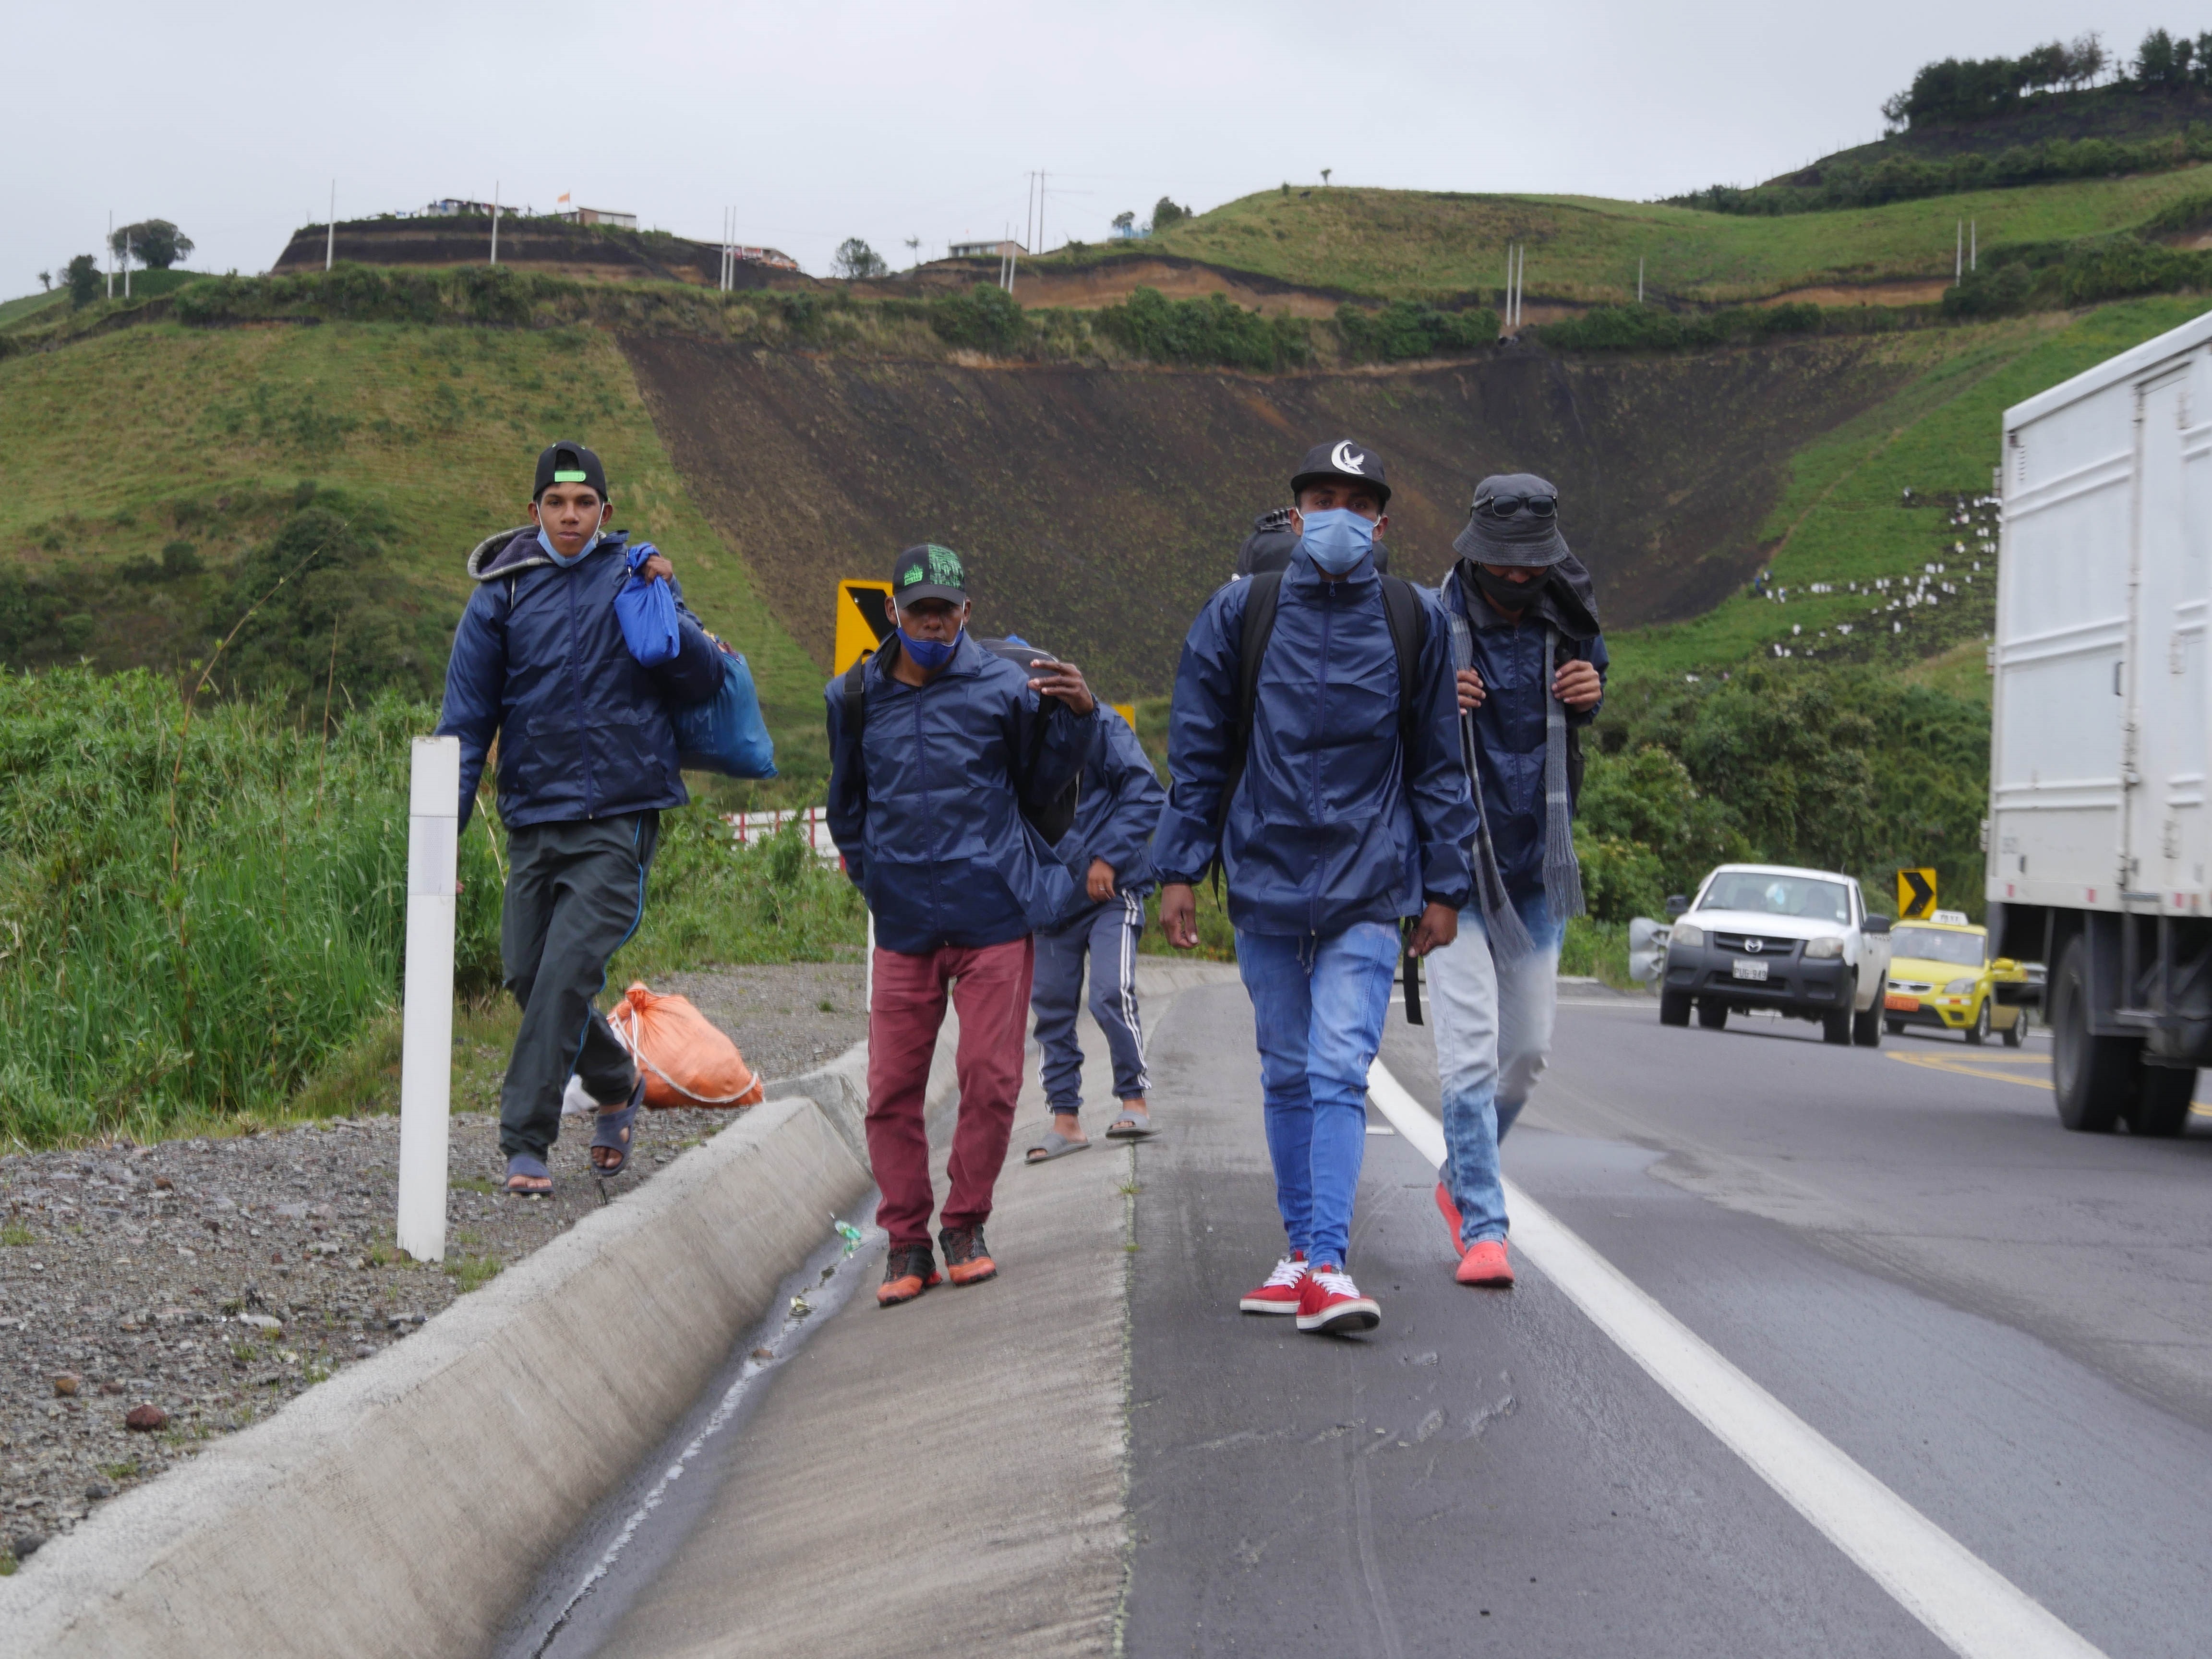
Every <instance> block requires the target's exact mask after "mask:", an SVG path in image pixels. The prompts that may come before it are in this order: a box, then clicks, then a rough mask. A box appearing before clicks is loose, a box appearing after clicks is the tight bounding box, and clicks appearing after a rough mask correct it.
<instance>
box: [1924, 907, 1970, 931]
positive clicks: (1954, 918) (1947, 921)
mask: <svg viewBox="0 0 2212 1659" xmlns="http://www.w3.org/2000/svg"><path fill="white" fill-rule="evenodd" d="M1928 920H1929V921H1933V922H1940V923H1941V924H1942V926H1944V927H1972V926H1973V925H1974V924H1973V923H1972V922H1971V921H1967V920H1966V912H1965V911H1964V910H1938V911H1936V914H1935V915H1931V916H1929V918H1928Z"/></svg>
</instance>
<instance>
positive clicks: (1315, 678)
mask: <svg viewBox="0 0 2212 1659" xmlns="http://www.w3.org/2000/svg"><path fill="white" fill-rule="evenodd" d="M1251 591H1252V584H1251V583H1250V582H1249V581H1243V582H1232V583H1231V584H1230V585H1229V586H1226V587H1224V588H1223V589H1221V591H1220V592H1218V593H1216V594H1215V595H1214V596H1213V597H1212V599H1209V600H1208V601H1206V608H1205V609H1204V610H1202V611H1200V612H1199V614H1198V620H1197V621H1196V622H1194V623H1192V624H1191V629H1190V636H1189V638H1188V640H1186V641H1184V644H1183V648H1182V662H1181V664H1180V665H1178V666H1177V668H1176V688H1175V711H1174V714H1173V716H1172V723H1171V726H1170V731H1169V738H1168V771H1169V774H1170V776H1171V777H1172V778H1173V780H1174V783H1173V787H1172V788H1171V790H1170V793H1169V797H1168V805H1167V807H1166V810H1165V811H1163V812H1162V813H1161V815H1160V828H1159V833H1158V836H1155V837H1154V838H1153V842H1152V861H1153V863H1154V865H1155V866H1158V871H1159V878H1160V879H1161V880H1162V881H1166V882H1195V881H1197V880H1198V879H1199V878H1200V876H1202V875H1203V874H1204V873H1205V872H1206V866H1207V864H1208V863H1209V862H1210V861H1211V860H1212V856H1213V852H1214V845H1215V832H1214V815H1215V809H1216V807H1217V805H1218V802H1219V801H1220V799H1221V791H1222V788H1223V787H1224V786H1225V783H1226V781H1227V779H1228V775H1229V768H1230V760H1231V755H1230V750H1231V745H1232V744H1234V742H1235V740H1236V726H1237V684H1238V668H1239V665H1238V660H1237V659H1238V656H1239V653H1240V652H1241V651H1242V648H1243V628H1244V606H1245V604H1246V602H1247V600H1248V599H1249V596H1250V593H1251ZM1424 604H1425V605H1427V604H1428V601H1427V600H1426V599H1424ZM1424 621H1425V623H1426V627H1425V635H1426V637H1425V641H1424V642H1423V644H1422V647H1421V653H1420V684H1418V685H1415V686H1412V687H1409V688H1407V689H1406V693H1407V695H1408V696H1413V697H1414V698H1417V699H1418V700H1419V710H1420V714H1419V720H1417V722H1416V723H1415V726H1414V738H1413V745H1412V749H1413V752H1412V753H1411V754H1407V755H1401V753H1400V752H1399V748H1400V746H1399V741H1398V731H1399V727H1398V702H1399V696H1400V687H1399V684H1398V654H1397V649H1396V647H1395V646H1394V645H1393V644H1392V643H1391V639H1390V624H1389V619H1388V618H1387V617H1386V616H1385V615H1384V613H1383V584H1382V579H1381V578H1380V577H1378V576H1377V575H1376V574H1375V567H1374V564H1373V562H1372V560H1371V559H1370V558H1365V557H1363V558H1362V559H1361V560H1360V562H1358V564H1357V565H1356V566H1354V567H1353V568H1352V574H1350V575H1348V576H1346V578H1345V579H1344V580H1341V581H1334V582H1331V581H1325V580H1322V576H1321V574H1320V572H1319V571H1318V570H1317V569H1316V568H1315V565H1314V562H1313V560H1312V558H1311V557H1310V556H1309V555H1308V554H1307V553H1306V552H1305V551H1304V549H1303V548H1301V550H1299V552H1298V554H1297V556H1296V557H1295V558H1293V559H1292V561H1291V567H1290V569H1289V570H1288V571H1287V572H1286V573H1285V575H1284V578H1283V586H1282V591H1281V594H1280V596H1279V599H1277V601H1276V609H1275V626H1274V632H1273V635H1271V637H1270V638H1269V640H1268V642H1267V657H1266V659H1265V660H1264V661H1263V662H1262V663H1261V665H1260V676H1259V683H1258V686H1257V691H1256V696H1255V707H1254V709H1253V731H1252V741H1251V749H1250V752H1249V757H1248V758H1247V760H1246V763H1245V768H1244V775H1243V779H1242V780H1241V781H1239V782H1238V784H1237V790H1236V793H1235V794H1234V795H1232V796H1231V799H1230V802H1229V813H1228V818H1227V821H1226V822H1225V824H1224V825H1223V827H1222V831H1221V836H1220V844H1221V854H1222V866H1223V869H1224V870H1225V872H1226V873H1227V876H1228V879H1229V919H1230V921H1232V922H1234V923H1235V924H1236V925H1237V927H1241V928H1243V929H1246V930H1247V931H1249V932H1252V933H1277V934H1283V933H1308V934H1323V935H1326V934H1333V933H1341V932H1343V931H1344V930H1345V929H1346V928H1347V927H1352V925H1353V924H1354V923H1357V922H1362V921H1395V920H1397V919H1398V918H1400V917H1402V916H1410V915H1417V914H1418V913H1419V910H1420V908H1421V906H1422V903H1423V902H1424V901H1425V900H1427V901H1432V902H1439V903H1443V904H1449V905H1451V906H1453V907H1455V908H1457V907H1459V906H1461V905H1463V904H1464V903H1466V902H1467V898H1468V892H1469V890H1471V888H1472V885H1473V878H1472V875H1471V872H1470V868H1469V866H1468V855H1467V847H1468V842H1470V841H1471V840H1472V839H1473V838H1474V831H1475V823H1476V819H1475V809H1474V799H1473V798H1472V797H1471V796H1470V795H1469V793H1468V782H1467V769H1466V767H1465V766H1464V765H1463V764H1462V762H1461V759H1460V747H1459V732H1458V729H1457V727H1458V702H1457V699H1456V696H1455V693H1454V690H1453V687H1452V674H1451V644H1450V640H1449V636H1448V634H1447V630H1446V629H1445V627H1444V624H1443V618H1442V617H1439V616H1437V615H1436V614H1435V613H1434V611H1433V609H1432V608H1431V609H1430V610H1429V611H1428V613H1427V614H1426V615H1425V617H1424Z"/></svg>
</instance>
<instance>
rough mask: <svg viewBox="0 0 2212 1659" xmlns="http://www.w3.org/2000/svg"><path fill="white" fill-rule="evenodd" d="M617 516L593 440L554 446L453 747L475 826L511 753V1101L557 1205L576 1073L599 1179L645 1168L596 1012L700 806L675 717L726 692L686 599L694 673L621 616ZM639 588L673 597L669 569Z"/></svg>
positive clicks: (477, 622) (462, 683)
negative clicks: (627, 626) (657, 660)
mask: <svg viewBox="0 0 2212 1659" xmlns="http://www.w3.org/2000/svg"><path fill="white" fill-rule="evenodd" d="M613 512H614V506H613V503H612V502H611V501H610V500H609V499H608V496H607V480H606V472H605V469H604V468H603V467H602V466H601V465H600V463H599V457H598V456H597V455H595V454H593V453H592V452H591V451H590V450H588V449H586V448H585V447H583V446H582V445H581V444H575V443H565V442H563V443H556V444H552V445H550V446H549V447H547V448H546V449H545V451H544V453H543V454H541V455H539V456H538V474H537V479H536V488H535V489H534V490H533V491H532V495H531V501H530V523H529V524H527V525H525V526H522V527H521V528H520V529H518V530H508V531H502V532H500V533H499V534H498V535H495V536H489V537H487V538H484V540H483V541H482V542H481V543H479V544H477V549H476V550H475V551H474V552H472V553H471V554H470V555H469V567H468V568H469V574H470V575H471V577H473V578H474V579H475V580H476V584H477V589H476V592H473V593H471V595H470V596H469V604H468V609H467V610H465V611H463V612H462V614H461V624H460V628H459V631H458V632H456V633H455V635H454V636H453V655H452V657H451V658H450V659H448V660H447V664H446V702H445V708H444V711H443V713H442V714H441V717H440V719H439V721H438V733H439V735H440V736H441V737H445V736H452V737H456V738H459V739H460V740H461V800H460V811H461V827H462V828H463V829H466V828H467V827H468V822H469V816H470V813H471V811H472V809H473V808H474V807H475V805H476V795H477V780H478V779H479V778H480V777H482V776H483V765H484V757H485V754H486V752H487V751H488V750H489V749H490V747H491V744H492V740H493V739H494V738H497V739H498V740H499V817H500V822H501V823H502V824H504V825H505V826H506V828H507V891H506V895H505V897H504V900H503V902H502V903H501V909H500V941H499V942H500V960H501V965H502V967H503V969H504V971H505V975H506V981H507V989H508V990H509V991H510V992H512V993H513V996H514V1000H515V1001H516V1003H517V1004H518V1005H520V1007H521V1009H522V1029H521V1030H520V1031H518V1032H517V1033H516V1035H515V1039H514V1052H513V1054H512V1055H511V1056H510V1057H509V1059H508V1061H507V1081H506V1083H505V1084H504V1085H502V1086H501V1091H500V1130H499V1141H500V1149H501V1151H502V1152H505V1153H506V1154H507V1191H508V1192H510V1193H517V1194H532V1193H547V1192H550V1191H551V1190H552V1188H553V1178H552V1176H551V1175H550V1173H549V1172H548V1171H547V1170H546V1167H545V1158H546V1155H547V1153H549V1152H550V1151H551V1150H552V1146H553V1142H554V1140H555V1139H556V1136H557V1135H558V1134H559V1133H560V1127H561V1095H562V1089H563V1087H564V1086H565V1085H566V1084H567V1082H568V1077H569V1074H570V1073H574V1075H575V1076H576V1078H577V1080H578V1081H579V1082H580V1083H581V1084H582V1085H583V1086H584V1089H585V1091H586V1093H588V1094H589V1095H590V1096H591V1097H592V1100H593V1101H594V1102H595V1103H597V1104H598V1106H599V1121H598V1125H597V1129H596V1132H595V1133H594V1134H593V1135H592V1154H591V1157H592V1165H593V1167H594V1168H595V1169H597V1170H599V1172H600V1173H601V1174H602V1175H617V1174H619V1173H621V1171H622V1170H623V1169H624V1168H625V1167H626V1166H627V1165H628V1164H629V1141H630V1130H631V1125H632V1123H633V1122H634V1121H635V1118H636V1115H637V1109H638V1105H639V1103H640V1102H641V1099H642V1093H641V1086H642V1085H641V1084H640V1082H639V1080H638V1079H637V1075H636V1067H635V1065H634V1064H633V1063H632V1062H631V1060H630V1057H629V1051H628V1050H627V1049H625V1048H623V1045H622V1044H621V1042H619V1041H617V1038H616V1036H615V1035H614V1033H613V1032H612V1031H611V1030H609V1029H608V1027H607V1023H606V1020H605V1017H603V1016H602V1015H601V1014H600V1013H599V1010H598V1009H597V1008H596V1007H594V1006H593V1005H592V999H593V998H595V997H597V996H598V995H599V992H600V990H601V989H602V988H604V987H605V984H606V970H607V962H608V960H609V958H611V957H612V956H613V955H614V953H615V952H616V951H617V950H619V949H620V948H621V947H622V945H623V942H624V941H625V940H627V939H629V936H630V935H631V934H632V933H635V931H636V930H637V924H638V922H639V921H640V919H641V917H642V916H643V915H644V914H645V877H646V872H647V869H649V868H650V867H651V866H652V864H653V846H654V842H655V841H656V839H657V837H658V836H659V826H660V810H661V808H663V807H666V806H681V805H684V803H685V802H686V801H687V800H689V799H690V797H689V796H688V795H687V794H685V793H684V779H683V775H682V774H681V773H680V772H679V771H678V768H677V761H676V731H675V726H674V723H673V720H671V715H670V712H669V710H670V704H671V702H676V703H684V702H701V701H703V700H704V699H705V698H707V697H709V696H713V695H714V690H715V689H716V686H717V685H718V684H719V680H720V665H719V664H718V663H717V662H716V661H715V658H714V645H713V642H712V641H709V640H708V638H707V635H706V633H705V631H704V630H703V629H701V627H700V626H699V622H698V619H697V618H696V617H693V616H692V615H691V613H690V611H688V610H686V609H684V606H683V604H682V598H681V591H680V590H678V623H679V625H680V631H681V634H682V636H683V647H682V649H681V651H680V652H679V653H678V656H677V657H676V659H674V660H673V661H671V662H670V663H668V664H665V665H662V666H660V667H658V668H653V669H647V668H643V667H641V666H640V665H639V664H638V662H637V659H635V658H634V657H633V656H631V655H630V653H629V647H628V645H627V644H626V643H625V642H624V641H623V631H622V626H621V623H619V622H618V621H617V619H616V616H615V604H614V600H615V594H616V592H617V591H618V590H619V589H620V588H621V587H622V586H623V584H624V583H625V582H627V581H629V580H630V579H631V572H630V569H629V563H630V553H631V550H630V549H629V532H627V531H621V530H617V531H616V532H613V533H611V534H609V533H607V532H606V529H605V526H606V522H607V520H608V519H609V518H610V517H611V515H612V514H613ZM640 551H644V552H652V550H651V549H650V548H649V547H647V548H641V550H640ZM638 574H639V576H640V578H641V579H642V580H653V579H655V578H658V579H659V580H666V581H668V582H669V583H670V585H671V587H672V586H674V574H675V573H674V570H673V568H672V567H671V565H670V564H669V562H668V560H667V559H666V558H665V557H664V556H661V555H660V554H659V553H653V556H652V557H650V558H649V559H647V560H646V561H645V562H643V563H642V565H641V568H640V570H639V572H638Z"/></svg>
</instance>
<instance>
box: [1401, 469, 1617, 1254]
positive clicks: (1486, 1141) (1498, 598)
mask: <svg viewBox="0 0 2212 1659" xmlns="http://www.w3.org/2000/svg"><path fill="white" fill-rule="evenodd" d="M1452 548H1453V550H1454V551H1455V552H1456V553H1457V554H1458V555H1459V562H1458V563H1456V564H1455V565H1454V566H1453V567H1452V569H1451V572H1450V574H1449V575H1447V576H1446V577H1445V578H1444V585H1443V595H1442V598H1443V611H1444V617H1445V619H1446V622H1447V623H1448V625H1449V629H1450V634H1451V641H1452V660H1453V665H1454V667H1455V671H1456V678H1457V681H1458V687H1459V706H1460V710H1461V716H1460V718H1461V722H1462V740H1463V744H1464V752H1465V755H1466V764H1467V766H1468V769H1470V774H1471V775H1472V776H1473V778H1474V783H1475V787H1476V789H1477V791H1478V793H1480V798H1481V805H1482V830H1481V833H1480V835H1479V836H1477V837H1476V840H1475V843H1474V872H1475V884H1474V902H1472V903H1470V904H1469V906H1468V908H1467V909H1466V911H1465V912H1463V913H1462V915H1461V917H1460V929H1459V937H1458V939H1456V941H1455V943H1453V944H1452V945H1450V946H1449V948H1447V949H1444V950H1442V951H1437V954H1436V955H1435V957H1433V958H1431V962H1430V964H1429V983H1430V987H1431V1001H1432V1002H1433V1004H1434V1006H1435V1019H1434V1024H1433V1027H1432V1029H1433V1030H1434V1031H1435V1033H1436V1042H1437V1077H1438V1078H1439V1079H1441V1080H1442V1082H1443V1119H1444V1168H1443V1180H1442V1181H1440V1182H1438V1183H1437V1207H1438V1208H1439V1209H1440V1210H1442V1211H1443V1216H1444V1223H1445V1225H1447V1226H1448V1227H1449V1229H1450V1230H1451V1237H1452V1249H1453V1252H1454V1253H1455V1255H1458V1256H1459V1258H1460V1263H1459V1267H1458V1268H1457V1269H1456V1272H1455V1277H1456V1278H1457V1279H1458V1280H1459V1282H1460V1283H1461V1284H1462V1285H1492V1286H1497V1287H1500V1288H1503V1287H1504V1286H1506V1285H1510V1284H1512V1282H1513V1267H1512V1264H1511V1263H1510V1261H1508V1259H1507V1255H1506V1248H1505V1221H1506V1218H1505V1189H1504V1184H1503V1182H1501V1181H1500V1180H1499V1177H1498V1142H1499V1141H1501V1140H1503V1139H1504V1138H1505V1132H1506V1131H1507V1130H1508V1129H1510V1128H1511V1127H1513V1120H1514V1119H1515V1118H1516V1117H1517V1116H1519V1115H1520V1113H1521V1109H1522V1106H1524V1105H1525V1104H1527V1103H1528V1094H1529V1091H1531V1090H1532V1089H1534V1087H1535V1085H1536V1079H1537V1078H1538V1076H1539V1075H1541V1073H1542V1072H1543V1069H1544V1063H1545V1061H1546V1060H1547V1058H1548V1057H1549V1056H1550V1054H1551V1048H1552V1023H1553V1017H1554V1015H1555V1014H1556V1013H1557V1012H1558V1006H1559V944H1560V940H1561V939H1563V938H1564V937H1565V933H1566V926H1567V918H1568V917H1570V916H1575V915H1581V914H1582V910H1583V888H1582V872H1581V871H1580V869H1579V868H1578V867H1577V865H1576V862H1575V843H1574V833H1573V817H1574V799H1575V795H1576V793H1577V791H1578V790H1579V789H1580V787H1581V784H1582V756H1581V751H1580V749H1579V747H1578V745H1577V736H1576V734H1577V730H1578V728H1580V727H1582V726H1587V725H1589V723H1590V721H1591V720H1595V719H1596V718H1597V708H1598V703H1599V702H1600V700H1601V698H1602V697H1603V696H1604V695H1605V670H1606V650H1605V640H1604V637H1603V636H1602V635H1601V634H1600V633H1599V632H1598V625H1597V601H1596V599H1595V595H1594V594H1593V592H1592V591H1591V586H1590V579H1589V572H1588V571H1586V570H1584V569H1583V567H1582V564H1581V562H1579V561H1578V560H1577V559H1576V557H1575V556H1574V555H1573V554H1572V553H1571V552H1569V551H1568V550H1567V544H1566V538H1565V537H1564V536H1562V535H1561V534H1560V533H1559V491H1557V490H1556V489H1553V487H1552V486H1551V485H1550V484H1549V483H1546V482H1545V481H1544V480H1543V479H1541V478H1539V477H1535V476H1534V475H1533V474H1530V473H1526V472H1516V473H1511V474H1508V475H1505V476H1503V477H1490V478H1485V479H1484V480H1483V481H1482V482H1481V483H1479V484H1477V485H1476V486H1475V487H1474V507H1473V509H1472V510H1471V512H1470V513H1469V514H1468V525H1467V528H1466V529H1464V530H1462V532H1460V534H1459V538H1458V539H1457V540H1455V542H1453V544H1452Z"/></svg>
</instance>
